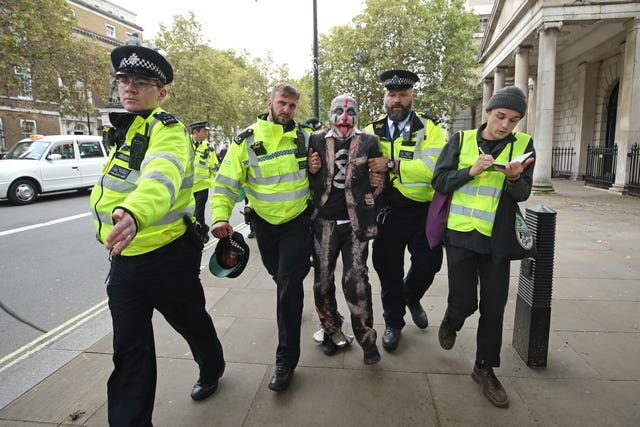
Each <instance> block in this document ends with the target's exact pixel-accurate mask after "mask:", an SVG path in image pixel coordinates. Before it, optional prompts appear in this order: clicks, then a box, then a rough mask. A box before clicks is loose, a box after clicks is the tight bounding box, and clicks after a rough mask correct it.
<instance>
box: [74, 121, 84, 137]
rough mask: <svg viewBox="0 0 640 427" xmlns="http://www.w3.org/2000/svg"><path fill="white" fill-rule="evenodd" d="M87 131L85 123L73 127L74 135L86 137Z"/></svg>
mask: <svg viewBox="0 0 640 427" xmlns="http://www.w3.org/2000/svg"><path fill="white" fill-rule="evenodd" d="M86 131H87V126H86V125H85V124H84V123H77V122H76V123H75V124H74V125H73V134H74V135H84V134H85V133H86Z"/></svg>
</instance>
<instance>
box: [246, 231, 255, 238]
mask: <svg viewBox="0 0 640 427" xmlns="http://www.w3.org/2000/svg"><path fill="white" fill-rule="evenodd" d="M247 237H248V238H249V239H254V238H255V237H256V232H255V231H250V232H249V234H247Z"/></svg>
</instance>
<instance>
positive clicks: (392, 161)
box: [387, 159, 396, 170]
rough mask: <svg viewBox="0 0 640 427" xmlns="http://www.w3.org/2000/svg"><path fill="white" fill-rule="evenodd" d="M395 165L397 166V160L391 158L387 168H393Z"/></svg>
mask: <svg viewBox="0 0 640 427" xmlns="http://www.w3.org/2000/svg"><path fill="white" fill-rule="evenodd" d="M395 167H396V161H395V160H393V159H389V161H388V162H387V169H388V170H393V168H395Z"/></svg>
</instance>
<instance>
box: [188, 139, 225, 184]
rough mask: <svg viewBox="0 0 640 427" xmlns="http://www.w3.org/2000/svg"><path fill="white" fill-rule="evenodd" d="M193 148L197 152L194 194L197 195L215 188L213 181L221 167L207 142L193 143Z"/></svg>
mask: <svg viewBox="0 0 640 427" xmlns="http://www.w3.org/2000/svg"><path fill="white" fill-rule="evenodd" d="M193 148H194V150H195V161H194V169H193V170H194V177H195V181H194V184H193V192H194V193H195V192H196V191H201V190H206V189H209V188H211V187H212V186H213V179H214V178H215V176H216V172H217V171H218V167H219V165H218V156H216V153H215V151H213V150H212V149H211V148H210V147H209V144H208V142H207V140H202V141H200V142H196V141H193Z"/></svg>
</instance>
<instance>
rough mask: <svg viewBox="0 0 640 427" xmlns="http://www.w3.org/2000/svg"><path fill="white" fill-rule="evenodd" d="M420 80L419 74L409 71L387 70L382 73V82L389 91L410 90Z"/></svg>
mask: <svg viewBox="0 0 640 427" xmlns="http://www.w3.org/2000/svg"><path fill="white" fill-rule="evenodd" d="M419 80H420V77H418V75H417V74H415V73H412V72H411V71H407V70H387V71H383V72H382V73H380V81H381V82H384V87H385V88H386V89H388V90H403V89H410V88H412V87H413V85H414V84H416V82H417V81H419Z"/></svg>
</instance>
